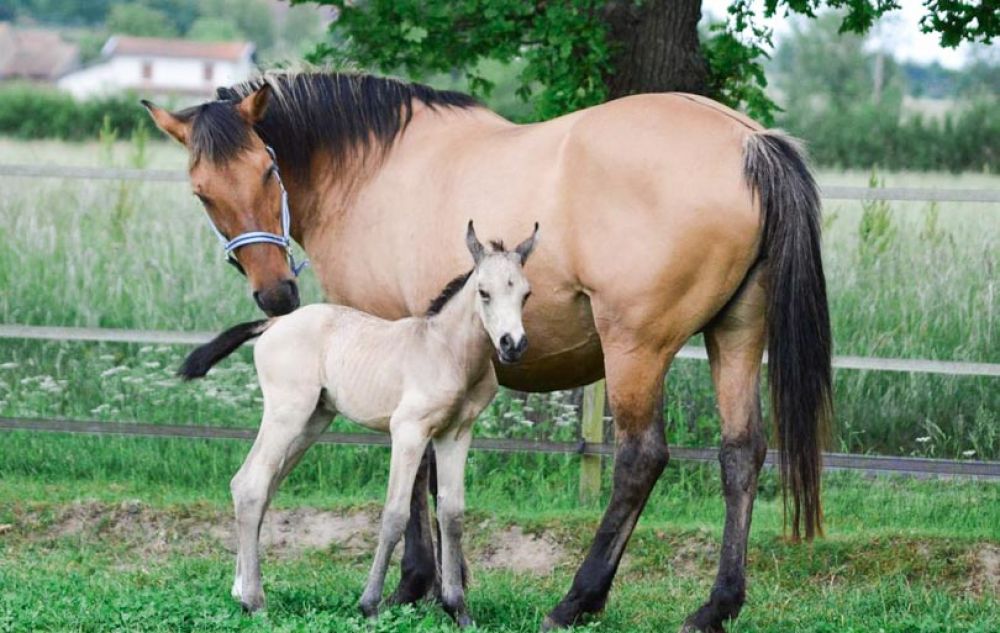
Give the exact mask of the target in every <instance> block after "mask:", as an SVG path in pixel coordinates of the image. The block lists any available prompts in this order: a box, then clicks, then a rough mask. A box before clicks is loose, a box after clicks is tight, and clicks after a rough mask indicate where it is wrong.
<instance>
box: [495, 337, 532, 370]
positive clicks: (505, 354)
mask: <svg viewBox="0 0 1000 633" xmlns="http://www.w3.org/2000/svg"><path fill="white" fill-rule="evenodd" d="M526 349H528V337H527V336H521V340H519V341H515V340H514V337H513V336H511V335H510V334H504V335H503V336H501V337H500V349H498V350H497V356H498V357H499V358H500V362H501V363H504V364H505V365H509V364H511V363H516V362H517V361H519V360H521V356H523V355H524V350H526Z"/></svg>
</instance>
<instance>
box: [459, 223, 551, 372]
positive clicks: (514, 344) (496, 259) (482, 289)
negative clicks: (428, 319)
mask: <svg viewBox="0 0 1000 633" xmlns="http://www.w3.org/2000/svg"><path fill="white" fill-rule="evenodd" d="M537 236H538V223H537V222H536V223H535V230H534V232H532V234H531V237H529V238H528V239H526V240H524V241H523V242H521V243H520V244H518V245H517V248H515V249H514V250H513V251H507V250H506V249H505V248H504V246H503V243H502V242H491V243H490V247H489V248H487V247H484V246H483V245H482V244H481V243H480V242H479V239H478V238H477V237H476V231H475V229H473V227H472V221H471V220H470V221H469V230H468V232H467V233H466V236H465V243H466V245H467V246H468V247H469V252H470V253H472V259H473V261H475V263H476V267H475V268H474V269H473V270H472V273H471V275H470V277H469V280H468V282H466V283H469V284H472V285H473V287H474V288H475V289H476V311H477V312H478V313H479V318H480V319H482V322H483V326H484V327H485V328H486V332H487V333H488V334H489V336H490V340H491V341H492V342H493V346H494V347H495V348H496V350H497V356H498V357H499V358H500V362H502V363H516V362H517V361H519V360H520V359H521V356H522V355H523V354H524V350H526V349H527V348H528V337H527V336H525V334H524V324H523V323H522V322H521V311H522V309H523V308H524V304H525V302H526V301H527V300H528V297H529V296H531V286H530V284H528V279H527V277H525V276H524V270H523V268H522V267H523V266H524V263H525V262H526V261H528V256H529V255H531V251H532V250H533V249H534V248H535V239H536V238H537Z"/></svg>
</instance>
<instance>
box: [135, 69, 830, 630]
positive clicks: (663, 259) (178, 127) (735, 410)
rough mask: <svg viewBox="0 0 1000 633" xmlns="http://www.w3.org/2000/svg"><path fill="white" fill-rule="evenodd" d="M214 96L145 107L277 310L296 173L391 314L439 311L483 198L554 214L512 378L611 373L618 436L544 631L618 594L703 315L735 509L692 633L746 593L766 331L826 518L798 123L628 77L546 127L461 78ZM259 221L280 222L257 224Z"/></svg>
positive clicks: (340, 78) (329, 290)
mask: <svg viewBox="0 0 1000 633" xmlns="http://www.w3.org/2000/svg"><path fill="white" fill-rule="evenodd" d="M218 97H219V99H218V100H216V101H212V102H209V103H205V104H202V105H199V106H195V107H192V108H189V109H187V110H184V111H181V112H177V113H170V112H167V111H165V110H163V109H160V108H158V107H156V106H154V105H152V104H150V103H146V104H145V105H146V106H147V108H148V109H149V111H150V114H151V115H152V117H153V119H154V120H155V122H156V124H157V125H158V126H159V127H160V128H161V129H162V130H163V131H165V132H166V133H168V134H169V135H171V136H172V137H174V138H175V139H177V140H178V141H180V142H181V143H183V144H184V145H185V146H186V147H187V148H188V150H189V153H190V165H189V171H190V179H191V185H192V187H193V189H194V193H195V195H197V196H198V197H199V198H200V199H201V200H202V202H203V203H204V204H205V208H206V210H207V212H208V215H209V217H210V219H211V221H212V222H213V224H214V225H215V227H216V228H217V230H218V231H219V232H220V234H221V235H222V236H224V239H228V240H233V242H235V244H234V243H232V242H231V243H230V244H229V247H230V248H229V252H230V253H231V257H233V258H234V260H236V262H237V263H238V264H239V266H240V267H242V269H243V270H244V271H245V273H246V276H247V279H248V281H249V283H250V286H251V288H252V290H253V294H254V297H255V299H256V301H257V303H258V305H259V306H260V307H261V308H262V309H263V310H264V311H265V312H266V313H268V314H283V313H286V312H289V311H291V310H293V309H294V308H295V307H296V306H297V305H298V293H297V290H296V285H295V279H294V276H293V270H292V269H293V266H292V265H290V258H289V257H288V252H287V248H286V245H287V244H286V242H285V241H283V238H287V234H286V233H285V231H284V230H283V228H282V221H281V218H282V216H283V215H285V216H286V215H287V214H283V213H281V209H282V208H283V204H282V197H283V195H284V193H283V192H284V189H285V188H287V202H288V203H289V204H288V205H287V208H290V209H291V221H290V226H289V230H290V234H291V237H292V238H294V239H295V240H296V241H297V242H298V243H299V244H301V245H302V246H303V247H304V248H305V250H306V252H307V253H308V255H309V256H310V258H311V260H312V263H313V266H314V267H315V271H316V274H317V275H318V276H319V279H320V281H321V282H322V285H323V289H324V291H325V293H326V295H327V297H328V298H329V300H330V301H333V302H336V303H342V304H345V305H348V306H352V307H355V308H359V309H361V310H364V311H366V312H370V313H373V314H375V315H378V316H381V317H383V318H389V319H395V318H400V317H403V316H407V315H415V314H420V313H422V312H423V311H424V309H425V308H426V306H427V303H428V301H429V300H430V299H431V298H432V297H433V296H434V295H435V294H436V293H437V291H438V290H439V289H440V288H441V287H442V286H443V285H444V284H445V282H447V281H448V279H449V278H451V277H452V276H454V275H456V274H458V273H461V272H463V271H464V270H465V269H466V268H467V267H468V265H467V261H466V260H467V258H468V254H467V253H466V252H465V251H464V249H463V247H462V245H461V244H459V243H457V240H454V239H453V236H454V234H455V232H456V231H458V230H461V227H463V226H464V225H465V223H466V222H467V221H468V219H469V217H470V215H471V216H472V218H473V219H474V220H475V223H476V226H477V227H480V230H481V231H482V232H483V233H484V234H487V235H490V236H499V237H504V238H506V239H508V240H511V241H513V240H514V239H515V238H517V237H520V236H521V233H522V232H523V227H524V226H528V225H530V224H531V223H532V222H534V221H535V220H538V221H539V222H540V223H541V224H542V226H544V227H545V229H546V238H545V240H544V241H543V242H542V243H541V245H540V246H539V248H538V250H537V252H536V254H535V256H534V257H535V259H534V260H533V262H532V269H531V270H530V271H529V276H530V280H531V284H532V287H533V288H534V289H535V299H534V301H532V302H531V303H529V305H528V307H527V309H526V312H525V317H524V318H525V321H524V322H525V328H526V332H527V336H528V338H529V339H530V340H531V347H530V349H529V351H528V352H527V354H526V355H525V357H524V358H523V361H522V363H521V364H520V365H518V366H516V367H507V366H503V365H497V367H496V369H497V374H498V377H499V379H500V382H501V383H502V384H504V385H507V386H509V387H512V388H515V389H521V390H532V391H547V390H553V389H564V388H570V387H575V386H579V385H583V384H586V383H589V382H592V381H594V380H597V379H598V378H600V377H601V376H605V377H606V378H607V388H608V394H609V401H610V405H611V410H612V413H613V415H614V421H615V437H616V440H617V446H616V453H615V466H614V484H613V491H612V495H611V501H610V504H609V506H608V508H607V510H606V512H605V514H604V516H603V518H602V520H601V523H600V526H599V527H598V529H597V535H596V537H595V539H594V541H593V544H592V545H591V547H590V551H589V552H588V553H587V556H586V559H585V560H584V561H583V564H582V565H581V566H580V568H579V571H578V572H577V573H576V576H575V578H574V579H573V584H572V587H571V588H570V590H569V592H568V593H567V594H566V596H565V597H564V598H563V599H562V601H561V602H560V603H559V604H558V605H557V606H556V607H555V609H553V610H552V611H551V613H549V615H548V617H547V618H546V619H545V621H544V623H543V626H544V627H546V628H554V627H560V626H567V625H571V624H573V623H574V622H576V621H577V620H578V619H579V618H580V616H581V615H583V614H585V613H592V612H597V611H599V610H601V608H602V607H603V606H604V604H605V601H606V599H607V595H608V591H609V589H610V587H611V582H612V579H613V578H614V575H615V572H616V570H617V569H618V564H619V562H620V561H621V557H622V553H623V551H624V549H625V545H626V543H627V542H628V539H629V536H630V535H631V533H632V530H633V528H634V527H635V524H636V521H637V520H638V518H639V515H640V513H641V512H642V510H643V507H644V506H645V504H646V500H647V499H648V497H649V493H650V490H651V489H652V487H653V485H654V483H655V482H656V480H657V478H658V477H659V475H660V473H661V472H662V471H663V469H664V467H665V466H666V464H667V461H668V449H667V444H666V441H665V437H664V426H663V415H662V414H663V381H664V375H665V373H666V371H667V368H668V367H669V365H670V362H671V360H672V359H673V357H674V355H675V354H676V353H677V350H678V349H680V347H681V346H682V345H683V344H684V342H685V341H687V340H688V338H689V337H690V336H691V335H693V334H695V333H697V332H704V334H705V340H706V343H707V347H708V353H709V359H710V362H711V370H712V378H713V380H714V383H715V387H716V392H717V397H718V403H719V410H720V412H721V417H722V447H721V450H720V453H719V461H720V462H721V465H722V482H723V493H724V497H725V504H726V522H725V528H724V532H723V543H722V551H721V555H720V561H719V569H718V575H717V577H716V581H715V585H714V587H713V589H712V591H711V594H710V596H709V598H708V600H707V601H706V602H705V603H704V604H703V605H701V606H700V607H699V608H698V609H697V610H695V611H694V612H693V613H692V614H691V615H690V616H689V617H688V618H687V619H686V621H685V623H684V625H683V630H685V631H721V630H723V623H724V621H726V620H727V619H729V618H732V617H734V616H735V615H737V613H738V612H739V610H740V608H741V607H742V605H743V602H744V598H745V566H746V550H747V536H748V532H749V529H750V518H751V512H752V506H753V500H754V497H755V494H756V490H757V475H758V472H759V470H760V468H761V465H762V463H763V461H764V456H765V448H766V438H765V433H764V429H763V425H762V420H761V411H760V403H759V382H760V367H761V360H762V354H763V351H764V349H765V346H766V348H767V350H768V355H769V359H770V360H769V386H770V391H771V404H772V411H773V414H774V416H773V417H774V419H775V421H776V427H777V433H776V436H777V445H778V449H779V458H780V460H779V461H780V472H781V475H782V482H783V485H784V487H783V490H786V491H787V494H784V493H783V497H784V499H785V505H786V510H787V513H788V514H789V515H790V516H789V521H788V522H790V523H791V526H792V535H793V538H798V537H799V536H800V534H801V533H802V532H804V534H805V536H806V537H807V538H811V537H812V536H813V535H814V534H818V533H820V532H821V519H822V512H821V509H820V499H819V495H820V438H821V436H822V429H823V426H824V424H825V422H826V421H827V419H828V418H829V416H830V411H831V404H830V375H831V372H830V327H829V317H828V311H827V300H826V288H825V281H824V278H823V269H822V264H821V261H820V218H819V200H818V195H817V188H816V185H815V182H814V181H813V179H812V177H811V175H810V173H809V171H808V169H807V167H806V165H805V162H804V160H803V156H802V154H801V152H800V150H799V149H798V147H797V146H796V144H795V143H794V142H793V141H792V140H791V139H789V138H788V137H786V136H783V135H782V134H780V133H778V132H773V131H767V130H764V129H763V128H762V127H761V126H759V125H758V124H757V123H755V122H753V121H751V120H749V119H748V118H746V117H744V116H742V115H741V114H739V113H737V112H734V111H732V110H730V109H728V108H726V107H724V106H722V105H720V104H718V103H715V102H713V101H711V100H709V99H705V98H701V97H696V96H691V95H685V94H655V95H639V96H634V97H628V98H624V99H620V100H618V101H613V102H610V103H606V104H604V105H600V106H596V107H592V108H588V109H586V110H582V111H579V112H575V113H572V114H569V115H566V116H563V117H560V118H558V119H555V120H552V121H548V122H545V123H538V124H534V125H515V124H513V123H510V122H509V121H506V120H504V119H503V118H501V117H500V116H498V115H497V114H495V113H493V112H491V111H490V110H488V109H486V108H485V107H482V106H481V105H480V104H479V103H477V102H476V101H475V100H474V99H472V98H471V97H468V96H466V95H462V94H458V93H454V92H445V91H437V90H434V89H431V88H428V87H426V86H421V85H418V84H410V83H405V82H401V81H396V80H392V79H385V78H379V77H374V76H370V75H353V74H328V73H290V74H273V75H266V76H264V77H260V78H257V79H254V80H251V81H249V82H247V83H243V84H239V85H236V86H233V87H231V88H220V89H219V91H218ZM272 153H273V156H274V159H273V160H274V161H275V162H276V165H277V167H278V168H280V173H281V175H282V177H283V182H284V186H282V184H281V183H282V180H279V179H278V178H276V177H275V176H276V170H275V168H274V167H275V163H274V162H272ZM247 234H249V235H250V236H257V237H258V238H259V237H260V236H269V238H267V237H265V238H261V239H263V240H264V241H257V240H256V239H254V240H249V241H241V240H242V238H243V237H244V236H245V235H247ZM234 238H236V239H234ZM401 253H406V254H407V257H405V258H402V257H399V256H398V255H399V254H401ZM427 480H428V477H427V474H426V472H424V473H422V475H421V476H420V477H418V480H417V482H416V484H415V488H416V490H417V492H418V493H419V494H415V495H414V496H413V499H414V500H415V501H414V503H413V506H412V508H411V512H410V518H409V525H408V527H407V533H406V536H407V537H406V551H405V553H404V559H403V577H402V579H401V581H400V586H399V588H398V589H397V591H396V594H395V598H396V600H397V601H399V602H406V601H412V600H415V599H417V598H419V597H421V596H423V595H425V594H426V593H427V592H429V591H431V590H432V589H433V587H434V583H435V564H434V560H435V559H434V551H433V545H432V543H433V541H432V537H431V527H430V522H429V519H428V516H429V508H428V506H427V501H426V500H427V493H426V490H427V485H428V483H427Z"/></svg>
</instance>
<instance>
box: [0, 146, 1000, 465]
mask: <svg viewBox="0 0 1000 633" xmlns="http://www.w3.org/2000/svg"><path fill="white" fill-rule="evenodd" d="M137 139H138V140H135V141H132V142H128V143H123V142H114V139H113V135H112V133H111V132H110V130H106V131H105V138H104V142H103V144H102V143H98V144H93V143H91V144H81V145H63V144H52V143H45V142H31V143H27V142H14V141H9V140H0V152H2V153H3V156H4V160H5V161H10V162H43V163H50V162H51V163H58V164H87V163H89V164H93V163H94V162H95V157H97V161H98V162H100V163H103V164H106V165H124V166H133V165H134V166H150V167H161V168H162V167H183V165H184V162H185V155H184V152H183V151H182V150H181V149H180V148H176V147H173V146H168V145H166V144H162V143H159V142H153V143H149V142H148V141H147V140H146V138H145V137H143V136H141V135H140V136H138V137H137ZM868 178H869V175H868V174H852V173H841V174H833V173H830V174H821V180H824V181H836V182H839V183H844V184H862V183H864V182H866V181H867V180H868ZM884 180H885V181H887V182H888V183H889V184H893V185H901V184H902V185H914V184H918V185H924V186H935V187H955V186H965V187H984V188H988V187H992V188H996V187H998V186H1000V178H997V177H990V176H984V175H978V176H977V175H965V176H960V177H956V176H944V175H926V174H924V175H909V174H888V175H885V177H884ZM0 187H2V189H0V191H2V193H0V322H4V323H21V324H35V325H68V326H98V327H130V328H145V329H178V330H216V329H219V328H221V327H223V326H226V325H230V324H232V323H233V322H236V321H238V320H246V319H250V318H256V316H257V314H258V313H257V309H256V307H255V306H254V305H253V302H252V300H251V299H250V297H249V295H248V291H247V288H246V284H245V281H244V280H243V278H242V277H240V276H239V275H236V274H234V273H233V272H232V271H231V269H230V268H229V267H228V266H224V265H222V253H221V250H220V249H219V247H218V244H217V243H216V241H215V240H214V239H213V238H212V236H211V234H210V232H209V231H208V229H207V227H206V223H205V218H204V217H203V212H202V211H201V209H200V207H199V205H198V204H197V203H196V201H195V200H194V198H193V197H192V196H190V195H189V193H188V192H187V186H186V185H185V184H180V183H136V182H129V183H116V182H97V181H60V180H28V179H12V178H6V179H4V180H3V181H2V182H0ZM825 224H826V227H825V228H826V232H825V237H824V239H825V253H824V257H825V263H826V267H827V278H828V282H829V291H830V299H831V309H832V318H833V332H834V336H835V345H836V352H837V353H840V354H852V355H862V356H890V357H903V358H932V359H940V360H966V361H983V362H1000V357H998V356H997V350H1000V326H998V322H997V312H998V310H997V308H998V297H997V295H998V292H997V288H996V285H997V275H996V269H997V261H996V258H997V255H996V253H997V252H1000V249H998V248H997V245H998V243H1000V240H998V238H1000V208H997V206H996V205H993V206H990V205H973V204H939V205H934V204H925V203H892V204H886V203H871V204H859V203H848V202H828V203H827V204H826V207H825ZM302 290H303V297H304V300H305V301H307V302H310V301H319V300H321V297H322V295H321V292H320V290H319V287H318V284H317V283H316V281H315V279H314V277H313V275H312V274H311V273H306V275H305V276H304V279H303V288H302ZM185 351H186V350H185V348H182V347H174V348H161V347H156V348H152V347H144V346H138V345H98V344H87V343H65V344H60V343H31V342H22V341H2V342H0V415H24V416H28V415H47V416H66V417H71V418H100V419H107V420H141V421H148V422H154V423H156V422H161V423H165V422H194V423H203V424H237V425H254V424H256V421H257V416H258V412H259V394H258V393H257V391H256V386H255V384H254V378H253V374H252V371H251V369H250V367H249V364H248V356H247V355H246V354H245V353H244V354H243V355H242V356H241V357H239V359H238V360H237V361H236V362H230V363H229V364H228V365H226V366H224V367H222V368H220V369H219V370H218V371H217V372H215V373H214V377H213V378H211V379H210V380H209V382H207V383H202V384H200V385H197V386H184V385H181V384H180V383H178V382H177V381H175V380H174V379H173V378H172V377H171V375H170V374H171V370H172V369H173V368H174V367H175V366H176V365H177V362H178V360H179V358H180V357H181V355H182V354H183V353H184V352H185ZM835 389H836V406H837V432H836V437H835V442H836V444H835V445H834V446H833V448H834V449H840V450H849V451H855V452H881V453H895V454H905V455H909V454H914V455H933V456H942V457H943V456H948V457H962V456H965V457H976V458H990V459H995V458H998V457H1000V389H998V388H997V384H996V381H995V379H990V378H975V377H954V376H929V375H920V374H912V375H911V374H898V373H896V374H893V373H882V372H858V371H847V370H841V371H838V372H837V373H836V385H835ZM667 391H668V397H667V399H666V402H665V411H666V414H667V419H668V424H669V429H670V439H671V442H672V443H675V444H685V445H705V444H710V443H713V442H716V441H717V440H718V428H719V424H718V419H717V414H716V412H715V406H714V396H713V393H712V389H711V384H710V381H709V379H708V371H707V366H706V365H705V364H704V363H700V362H697V361H678V362H677V363H675V366H674V368H673V369H672V371H671V373H670V375H669V376H668V386H667ZM573 416H574V411H573V409H572V407H571V405H570V404H569V399H568V397H567V395H566V394H556V395H552V396H531V397H530V398H528V399H524V398H523V397H515V396H513V395H511V394H506V395H504V396H503V397H501V398H499V399H498V400H497V402H495V403H494V405H493V406H492V407H491V409H490V411H489V412H488V413H487V415H486V416H485V417H484V419H483V421H482V423H481V424H480V426H479V430H478V433H479V434H481V435H483V434H488V435H497V436H512V435H513V436H530V437H554V438H556V439H572V438H574V437H575V434H576V429H575V426H574V424H573ZM19 438H20V439H19ZM8 440H9V441H8V442H7V444H6V446H7V447H10V448H11V449H12V450H11V451H4V454H5V457H3V458H0V461H2V459H5V458H6V456H8V455H11V454H14V453H16V452H17V449H16V447H18V446H26V445H24V444H20V443H21V442H25V441H27V440H26V439H24V438H22V437H21V436H16V437H14V436H12V437H11V438H8ZM19 463H20V462H19ZM22 465H23V466H24V467H25V468H26V467H27V464H22Z"/></svg>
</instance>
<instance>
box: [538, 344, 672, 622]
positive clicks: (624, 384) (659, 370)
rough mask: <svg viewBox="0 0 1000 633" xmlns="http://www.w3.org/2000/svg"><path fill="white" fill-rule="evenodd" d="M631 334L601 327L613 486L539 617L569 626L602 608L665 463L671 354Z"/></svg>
mask: <svg viewBox="0 0 1000 633" xmlns="http://www.w3.org/2000/svg"><path fill="white" fill-rule="evenodd" d="M643 338H644V337H642V336H639V335H636V334H631V333H629V334H616V333H614V332H612V333H604V332H602V336H601V340H602V344H603V345H604V364H605V374H606V377H607V386H608V395H609V400H610V402H611V411H612V413H613V414H614V420H615V436H616V439H617V447H616V449H615V471H614V488H613V490H612V493H611V503H610V504H609V505H608V509H607V510H606V511H605V513H604V518H603V519H602V520H601V525H600V527H598V529H597V535H596V536H595V537H594V541H593V544H592V545H591V546H590V551H589V552H588V553H587V558H586V559H585V560H584V561H583V564H582V565H581V566H580V569H579V571H577V572H576V576H575V577H574V578H573V586H572V587H571V588H570V590H569V593H567V594H566V596H565V597H564V598H563V599H562V601H561V602H560V603H559V604H558V605H557V606H556V608H555V609H553V610H552V612H551V613H549V615H548V617H547V618H545V621H544V622H543V623H542V628H543V629H552V628H557V627H563V626H569V625H571V624H573V623H574V622H576V621H577V619H578V618H579V617H580V616H581V615H582V614H584V613H594V612H597V611H600V610H601V609H603V608H604V603H605V601H606V600H607V596H608V591H609V590H610V589H611V581H612V580H614V577H615V573H616V572H617V571H618V563H619V562H620V561H621V557H622V554H623V553H624V551H625V545H626V544H627V543H628V539H629V537H630V536H631V535H632V530H633V529H634V528H635V524H636V521H638V519H639V515H640V514H641V513H642V510H643V508H644V507H645V505H646V500H647V499H648V498H649V493H650V491H651V490H652V489H653V485H654V484H655V483H656V480H657V479H658V478H659V477H660V473H662V472H663V469H664V468H665V467H666V465H667V461H668V459H669V452H668V450H667V443H666V439H665V437H664V431H663V375H664V373H665V371H666V367H667V364H668V363H669V360H670V359H671V358H672V354H673V352H672V351H669V350H667V349H666V348H665V347H664V346H662V345H659V344H656V343H651V342H646V341H643V340H642V339H643Z"/></svg>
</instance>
